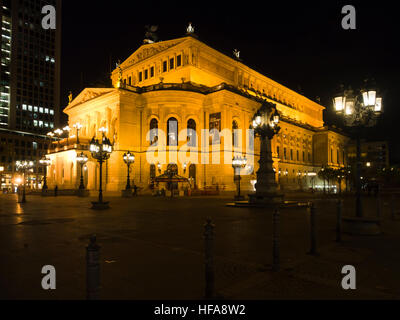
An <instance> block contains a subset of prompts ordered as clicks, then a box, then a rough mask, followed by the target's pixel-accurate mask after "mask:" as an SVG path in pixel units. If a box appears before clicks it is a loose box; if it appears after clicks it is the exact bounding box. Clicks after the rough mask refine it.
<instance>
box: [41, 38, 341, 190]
mask: <svg viewBox="0 0 400 320" xmlns="http://www.w3.org/2000/svg"><path fill="white" fill-rule="evenodd" d="M111 78H112V83H113V88H107V89H99V88H88V89H85V90H84V91H83V92H82V93H81V94H80V95H78V96H77V97H76V98H75V99H74V100H73V101H72V102H71V103H70V104H69V105H68V107H67V108H66V109H65V111H64V112H65V113H66V114H67V115H68V117H69V126H70V127H71V128H72V127H73V125H74V124H75V123H78V122H79V123H80V124H82V125H83V128H82V129H81V130H80V132H79V138H80V142H81V144H80V145H76V144H75V145H74V146H70V147H66V146H65V147H64V146H61V147H59V148H57V149H56V150H55V151H54V152H52V153H51V154H50V155H49V157H50V158H51V160H52V166H51V168H50V169H49V177H48V182H49V185H50V186H55V185H58V187H59V188H60V189H74V188H76V187H77V186H78V185H79V175H80V170H79V165H78V164H77V163H76V161H75V159H76V155H77V154H78V153H80V152H82V151H84V152H86V154H87V155H88V156H89V155H90V153H89V152H88V151H87V144H88V141H89V140H90V139H91V138H92V137H93V136H97V137H100V133H99V131H98V129H99V128H101V127H105V128H107V129H108V133H107V135H108V137H109V138H110V140H111V142H112V143H114V152H113V153H112V155H111V159H110V160H109V161H108V163H107V165H106V170H104V178H105V180H104V181H105V185H106V190H108V191H120V190H122V189H124V187H125V184H126V170H127V169H126V165H125V164H124V162H123V159H122V155H123V154H124V153H125V152H126V151H131V152H133V153H134V154H135V156H136V161H135V164H134V165H133V172H132V174H131V176H132V179H133V180H134V183H135V184H136V185H138V186H139V187H141V188H143V190H149V186H150V181H151V178H152V177H154V175H158V174H159V171H158V167H157V165H158V162H160V163H162V171H164V170H165V169H166V168H167V165H168V164H176V165H177V167H178V173H179V174H180V175H182V176H186V177H188V178H189V177H191V178H193V179H192V180H191V183H192V187H195V186H196V187H197V188H200V189H201V188H204V187H216V186H218V188H219V189H223V190H234V189H235V183H234V177H233V175H234V172H233V168H232V165H231V163H228V162H227V161H226V160H227V159H226V158H227V157H228V158H229V157H230V158H231V159H232V158H233V156H234V154H235V152H237V153H240V154H242V153H243V154H244V155H246V156H247V157H248V158H249V159H251V160H253V159H254V167H251V166H250V167H248V168H247V169H246V170H247V171H245V172H247V173H246V174H245V175H244V177H243V181H242V187H243V188H244V189H245V190H253V186H252V185H253V184H254V182H255V179H256V175H255V172H256V171H257V169H258V163H257V161H258V153H259V141H258V139H256V140H255V148H254V150H255V152H254V153H253V152H252V148H250V147H249V143H248V139H247V134H246V130H247V129H249V127H250V124H251V120H252V117H253V115H254V113H255V112H256V111H257V109H258V108H259V107H260V105H261V103H260V98H264V99H267V100H269V101H271V102H273V103H275V104H276V105H277V109H278V110H279V112H280V114H281V124H280V126H281V128H282V129H281V132H280V134H279V135H278V136H277V137H275V138H274V140H273V141H272V148H273V151H274V154H273V156H274V158H275V169H276V172H277V180H278V181H279V182H280V184H281V186H282V188H283V189H298V188H302V189H304V188H308V187H309V186H310V185H311V183H312V181H311V179H310V178H309V176H308V173H310V172H318V171H319V169H320V168H321V166H322V165H326V164H328V163H329V164H331V165H335V166H342V165H344V164H345V161H346V160H345V156H343V155H344V150H345V146H346V144H347V138H346V137H345V136H343V135H341V134H338V133H335V132H332V131H329V130H328V129H326V128H324V121H323V110H324V107H323V106H321V105H319V104H318V103H316V102H313V101H311V100H309V99H307V98H306V97H304V96H302V95H300V94H298V93H296V92H294V91H292V90H290V89H288V88H286V87H284V86H282V85H280V84H278V83H277V82H275V81H273V80H271V79H269V78H267V77H265V76H263V75H262V74H260V73H258V72H256V71H254V70H252V69H250V68H249V67H247V66H246V65H244V64H243V63H242V62H241V61H239V60H238V59H235V58H230V57H228V56H226V55H224V54H222V53H220V52H219V51H216V50H214V49H213V48H211V47H209V46H207V45H206V44H204V43H203V42H201V41H199V40H198V39H197V38H195V37H193V36H187V37H184V38H180V39H175V40H170V41H163V42H158V43H153V44H146V45H143V46H141V47H140V48H139V49H138V50H137V51H136V52H135V53H134V54H132V55H131V56H130V57H129V58H128V59H127V60H126V61H125V62H123V63H122V64H121V65H120V66H119V67H117V68H116V69H115V70H114V71H113V73H112V75H111ZM171 118H174V119H176V120H177V122H178V132H181V131H182V130H186V129H187V127H188V124H189V123H190V126H191V127H192V126H193V125H194V126H195V128H196V132H197V138H198V141H197V143H196V144H195V145H193V146H189V147H187V148H186V149H185V145H187V139H186V134H185V133H184V131H182V133H181V136H180V137H179V140H180V141H179V143H178V146H171V147H169V146H167V145H165V143H164V142H162V141H161V140H164V139H162V133H161V131H163V132H164V133H165V135H168V120H169V119H171ZM155 123H157V127H158V130H159V137H158V138H159V139H160V141H159V144H158V146H157V147H154V146H153V147H152V145H151V141H150V140H151V138H152V137H151V134H150V135H149V130H150V129H151V128H154V124H155ZM210 126H211V127H212V128H218V130H219V131H224V129H229V130H232V129H235V128H237V129H241V130H242V132H243V134H242V137H241V139H240V141H237V139H238V138H236V142H235V143H232V136H229V134H222V136H223V137H222V139H221V143H220V144H219V150H218V148H216V146H215V145H212V144H211V145H210V143H209V142H208V141H209V140H208V139H209V137H206V139H207V143H206V144H204V142H202V141H204V139H201V132H202V130H206V131H207V132H209V130H210V129H212V128H210ZM185 132H186V131H185ZM226 132H228V131H226ZM74 134H76V133H74V132H71V135H74ZM70 141H74V140H73V137H71V138H70ZM64 142H65V141H64ZM227 142H228V143H227ZM233 144H234V145H235V146H233ZM206 145H207V146H206ZM202 147H203V148H202ZM213 148H216V149H213ZM156 149H157V150H156ZM85 150H86V151H85ZM213 150H214V152H213ZM216 150H217V151H216ZM149 151H156V153H155V154H154V155H155V156H156V157H157V158H156V159H150V160H149V154H148V152H149ZM189 151H191V153H189ZM227 154H228V156H227ZM337 155H339V158H337ZM160 159H161V160H162V161H160ZM206 159H208V160H206ZM218 159H219V161H220V164H213V163H215V162H218ZM207 161H208V162H209V163H210V164H206V163H207ZM250 162H251V161H250ZM193 164H195V165H193ZM185 166H186V170H185V169H184V168H185ZM97 181H98V165H97V164H96V162H95V161H94V160H90V161H89V163H88V164H87V167H86V168H85V182H86V183H87V187H88V188H89V189H92V190H94V189H97V188H98V182H97Z"/></svg>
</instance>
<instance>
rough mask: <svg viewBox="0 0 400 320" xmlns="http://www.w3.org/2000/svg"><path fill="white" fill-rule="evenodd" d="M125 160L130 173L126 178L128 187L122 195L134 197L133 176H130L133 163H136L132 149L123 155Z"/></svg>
mask: <svg viewBox="0 0 400 320" xmlns="http://www.w3.org/2000/svg"><path fill="white" fill-rule="evenodd" d="M123 159H124V162H125V164H126V166H127V168H128V174H127V178H126V188H125V190H123V191H122V196H123V197H124V198H130V197H132V188H131V177H130V169H131V165H132V164H134V163H135V155H134V154H132V153H131V152H130V151H128V152H127V153H125V154H124V155H123Z"/></svg>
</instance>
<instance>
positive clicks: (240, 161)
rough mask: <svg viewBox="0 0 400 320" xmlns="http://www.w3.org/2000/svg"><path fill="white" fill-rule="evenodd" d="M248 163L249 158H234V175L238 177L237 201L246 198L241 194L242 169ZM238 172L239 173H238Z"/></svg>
mask: <svg viewBox="0 0 400 320" xmlns="http://www.w3.org/2000/svg"><path fill="white" fill-rule="evenodd" d="M246 165H247V159H246V158H242V157H239V156H238V157H234V158H233V160H232V167H233V170H234V177H235V178H236V177H238V178H237V192H238V194H237V196H235V201H242V200H244V197H242V196H241V194H240V180H242V177H241V169H243V168H245V167H246ZM237 172H238V174H237Z"/></svg>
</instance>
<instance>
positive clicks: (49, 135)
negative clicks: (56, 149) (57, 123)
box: [47, 132, 55, 150]
mask: <svg viewBox="0 0 400 320" xmlns="http://www.w3.org/2000/svg"><path fill="white" fill-rule="evenodd" d="M47 136H48V137H49V140H50V145H49V150H51V145H52V140H53V138H54V136H55V134H54V133H53V132H49V133H48V134H47Z"/></svg>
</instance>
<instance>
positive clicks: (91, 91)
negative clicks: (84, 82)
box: [64, 88, 118, 112]
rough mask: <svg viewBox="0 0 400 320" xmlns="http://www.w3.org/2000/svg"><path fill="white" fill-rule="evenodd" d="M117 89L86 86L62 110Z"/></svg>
mask: <svg viewBox="0 0 400 320" xmlns="http://www.w3.org/2000/svg"><path fill="white" fill-rule="evenodd" d="M117 90H118V89H114V88H86V89H84V90H83V91H82V92H81V93H80V94H79V95H78V96H77V97H76V98H75V99H73V100H72V101H71V103H70V104H69V105H68V106H67V108H66V109H65V110H64V112H65V111H68V110H70V109H72V108H74V107H75V106H77V105H80V104H82V103H85V102H87V101H90V100H93V99H96V98H98V97H100V96H102V95H105V94H108V93H110V92H113V91H117Z"/></svg>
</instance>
